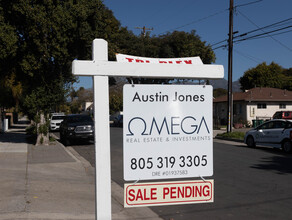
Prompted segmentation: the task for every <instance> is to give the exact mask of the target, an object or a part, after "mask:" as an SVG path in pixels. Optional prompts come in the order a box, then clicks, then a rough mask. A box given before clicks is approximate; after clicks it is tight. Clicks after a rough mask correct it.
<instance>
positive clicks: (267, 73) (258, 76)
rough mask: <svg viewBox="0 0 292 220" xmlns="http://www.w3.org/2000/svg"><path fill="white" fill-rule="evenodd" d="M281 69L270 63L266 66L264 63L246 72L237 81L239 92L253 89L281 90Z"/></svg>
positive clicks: (282, 78) (282, 80)
mask: <svg viewBox="0 0 292 220" xmlns="http://www.w3.org/2000/svg"><path fill="white" fill-rule="evenodd" d="M283 70H284V69H283V68H282V67H281V66H280V65H278V64H276V63H274V62H272V63H271V64H270V65H267V64H266V63H265V62H264V63H262V64H259V65H258V66H256V67H255V68H252V69H249V70H247V71H246V72H245V73H244V75H243V76H242V77H241V78H240V79H239V82H240V84H241V90H242V91H244V90H247V89H251V88H254V87H271V88H280V89H281V88H283V82H284V75H283Z"/></svg>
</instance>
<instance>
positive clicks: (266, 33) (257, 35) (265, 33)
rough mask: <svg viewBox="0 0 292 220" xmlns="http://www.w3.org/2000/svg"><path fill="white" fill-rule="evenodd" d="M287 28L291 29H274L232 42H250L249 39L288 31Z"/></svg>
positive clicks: (291, 26) (290, 26)
mask: <svg viewBox="0 0 292 220" xmlns="http://www.w3.org/2000/svg"><path fill="white" fill-rule="evenodd" d="M288 28H292V25H289V26H287V27H283V28H279V29H276V30H272V31H268V32H264V33H262V34H256V35H253V36H250V37H246V38H243V39H239V40H236V41H234V42H240V41H245V40H250V39H256V37H259V36H263V35H268V34H270V33H274V32H277V31H281V30H285V29H288Z"/></svg>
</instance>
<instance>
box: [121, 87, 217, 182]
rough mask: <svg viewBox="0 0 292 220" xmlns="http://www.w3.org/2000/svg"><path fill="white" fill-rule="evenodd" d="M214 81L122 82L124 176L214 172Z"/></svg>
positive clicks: (164, 176)
mask: <svg viewBox="0 0 292 220" xmlns="http://www.w3.org/2000/svg"><path fill="white" fill-rule="evenodd" d="M212 93H213V88H212V86H208V85H207V86H203V85H133V86H132V85H125V86H124V95H123V97H124V107H123V113H124V118H123V126H124V129H123V132H124V133H123V142H124V179H125V180H147V179H169V178H187V177H199V176H212V175H213V138H212V134H213V128H212V127H213V123H212V121H213V120H212V109H213V108H212V106H213V105H212V102H213V94H212Z"/></svg>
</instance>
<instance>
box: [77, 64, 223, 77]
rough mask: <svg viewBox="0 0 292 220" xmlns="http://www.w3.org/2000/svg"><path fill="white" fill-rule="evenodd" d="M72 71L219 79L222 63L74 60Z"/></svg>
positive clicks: (82, 73)
mask: <svg viewBox="0 0 292 220" xmlns="http://www.w3.org/2000/svg"><path fill="white" fill-rule="evenodd" d="M72 71H73V74H75V75H80V76H92V75H99V76H125V77H145V78H147V77H149V78H184V79H187V78H189V79H219V78H223V76H224V69H223V66H222V65H195V64H157V63H153V64H148V63H124V62H114V61H107V62H105V61H85V60H74V61H73V64H72Z"/></svg>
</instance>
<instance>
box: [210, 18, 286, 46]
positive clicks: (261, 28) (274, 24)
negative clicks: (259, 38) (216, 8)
mask: <svg viewBox="0 0 292 220" xmlns="http://www.w3.org/2000/svg"><path fill="white" fill-rule="evenodd" d="M287 21H292V18H288V19H285V20H282V21H278V22H275V23H273V24H270V25H267V26H264V27H258V28H257V29H254V30H251V31H248V32H246V33H243V34H240V35H238V36H235V37H234V38H239V37H243V36H246V35H248V34H250V33H253V32H256V31H259V30H263V29H266V28H271V27H274V26H277V25H279V24H281V23H285V22H287ZM254 25H256V24H254ZM282 25H284V24H282ZM227 40H228V39H225V40H222V41H219V42H217V43H214V44H212V45H211V47H212V46H215V45H217V44H220V43H223V42H225V41H227Z"/></svg>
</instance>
